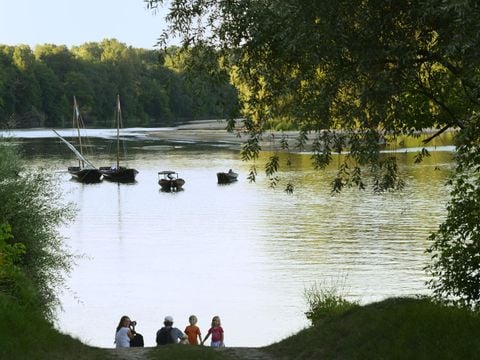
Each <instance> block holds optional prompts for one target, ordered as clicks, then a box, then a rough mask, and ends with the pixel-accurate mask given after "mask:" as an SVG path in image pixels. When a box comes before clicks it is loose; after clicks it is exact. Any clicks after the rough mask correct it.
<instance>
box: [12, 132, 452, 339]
mask: <svg viewBox="0 0 480 360" xmlns="http://www.w3.org/2000/svg"><path fill="white" fill-rule="evenodd" d="M20 143H21V144H22V148H23V149H24V151H25V152H26V154H27V157H28V158H29V160H30V165H31V166H45V165H48V166H50V167H52V168H53V170H54V171H60V172H59V173H58V176H59V177H60V178H61V179H62V186H63V189H64V191H65V193H66V200H71V201H73V202H74V203H75V204H76V206H77V207H78V216H77V218H76V221H75V222H74V223H73V224H71V225H70V226H68V227H64V228H62V229H61V231H62V234H63V235H64V236H66V237H67V238H68V243H69V245H70V246H71V247H72V249H73V250H74V251H75V252H77V253H81V254H85V257H83V258H80V259H79V260H78V266H77V267H76V268H75V270H74V272H73V274H72V277H71V278H70V280H69V284H68V285H69V288H70V290H69V291H67V292H65V293H64V294H63V295H62V296H61V300H62V305H63V308H64V311H63V312H60V313H59V322H58V327H59V328H60V329H62V330H63V331H65V332H68V333H71V334H73V335H75V336H76V337H79V338H81V339H82V340H83V341H86V342H89V343H90V344H92V345H96V346H104V347H113V334H114V328H115V325H116V322H117V321H118V318H119V316H121V315H123V314H128V315H130V316H131V317H133V318H134V319H135V320H137V321H138V326H137V330H138V331H139V332H141V333H142V334H143V335H144V337H145V342H146V345H153V344H154V334H155V331H156V330H157V329H158V328H159V327H160V326H161V323H162V321H163V317H164V316H165V315H172V316H174V318H175V319H176V325H177V326H179V327H180V328H181V327H182V326H185V325H186V324H187V320H188V316H189V315H190V314H191V313H195V314H196V315H197V316H198V318H199V326H200V327H201V329H202V330H203V331H204V332H205V331H206V329H207V328H208V326H209V321H210V319H211V317H212V316H213V315H217V314H218V315H220V316H221V317H222V324H223V325H224V328H225V341H226V344H227V346H229V345H230V346H261V345H266V344H270V343H272V342H274V341H278V340H280V339H282V338H283V337H286V336H288V335H290V334H291V333H293V332H295V331H297V330H299V329H300V328H302V327H303V326H306V324H307V322H306V319H305V317H304V314H303V313H304V311H305V310H306V304H305V301H304V297H303V292H304V289H305V288H306V287H307V288H309V287H310V286H311V285H312V284H313V283H314V282H317V281H320V282H321V281H326V282H329V281H333V282H335V281H336V280H338V279H340V278H343V277H346V280H345V291H346V294H347V295H348V296H349V297H351V298H354V299H357V300H360V301H362V302H368V301H372V300H377V299H381V298H384V297H387V296H397V295H410V294H422V293H426V291H427V290H426V289H425V286H424V282H425V275H424V273H423V270H422V268H423V266H424V265H425V263H426V261H428V257H427V255H426V254H425V253H424V250H425V248H426V247H427V246H428V240H427V236H428V234H429V233H430V232H431V231H433V230H434V229H435V228H436V226H437V225H438V223H439V222H440V221H441V220H442V218H443V216H444V206H445V203H446V199H447V194H448V191H447V189H446V188H445V187H444V185H443V183H444V180H445V178H446V176H447V175H448V173H449V171H450V166H451V154H450V153H448V152H439V153H435V157H433V156H432V157H431V158H429V159H427V161H426V162H424V163H423V164H421V165H419V166H413V165H412V164H413V156H414V154H404V155H403V165H402V172H403V174H404V177H405V178H406V179H407V187H406V188H405V190H404V191H402V192H398V193H387V194H383V195H380V196H374V195H372V194H370V193H369V192H368V191H367V192H357V191H353V190H352V191H348V190H347V191H345V192H344V193H342V194H340V195H337V196H334V197H332V196H331V195H330V187H329V182H330V181H331V180H332V179H333V177H334V175H335V173H334V170H333V168H332V169H327V170H326V171H324V172H317V171H315V170H313V169H312V168H311V166H310V161H309V156H308V155H299V154H290V155H289V156H291V157H295V160H298V161H295V162H294V164H295V165H294V166H293V167H292V168H291V169H284V170H283V173H282V174H281V176H282V178H283V179H285V182H286V181H295V183H296V185H297V186H296V190H295V192H294V193H293V194H292V195H289V194H286V193H285V192H283V191H281V189H279V190H271V189H269V188H268V186H267V183H266V181H265V180H264V179H263V177H262V176H260V177H259V179H258V183H257V184H250V183H248V182H247V180H246V176H247V174H248V170H249V169H248V167H249V164H246V163H243V162H242V161H241V160H240V158H239V154H238V152H237V151H232V150H229V149H228V148H226V149H225V148H219V147H211V146H199V145H196V144H191V145H187V144H184V145H183V146H182V147H176V146H175V145H174V144H172V143H168V142H164V141H155V140H148V141H131V142H130V145H131V146H130V147H129V153H128V159H127V160H128V162H129V166H132V167H135V168H136V169H138V170H139V174H138V176H137V183H135V184H128V185H127V184H116V183H109V182H103V183H101V184H88V185H84V184H79V183H76V182H73V181H70V180H69V175H68V174H66V173H64V172H61V171H62V169H65V168H66V166H67V165H68V164H69V163H70V162H71V155H70V154H69V152H68V150H67V149H65V146H62V145H61V144H58V143H57V141H55V140H53V139H28V140H22V141H21V142H20ZM105 146H106V145H105V143H104V141H102V140H101V139H97V140H96V141H95V142H94V144H93V148H94V149H97V150H98V149H103V148H105ZM97 152H98V153H97V155H95V156H94V158H93V159H92V161H93V162H94V163H102V162H103V160H105V159H107V158H108V154H103V153H101V151H100V150H98V151H97ZM267 156H268V154H263V155H262V157H261V158H260V159H259V165H260V166H261V163H262V162H263V161H265V160H266V157H267ZM285 156H287V155H285V154H284V155H282V159H281V161H284V160H285V159H284V157H285ZM229 168H232V169H234V170H235V171H237V172H238V173H239V181H238V182H236V183H234V184H230V185H229V186H218V184H217V179H216V173H217V172H218V171H224V170H225V169H229ZM166 169H174V170H175V171H177V172H178V173H179V174H180V175H181V177H182V178H184V179H185V181H186V184H185V191H182V192H171V193H166V192H162V191H160V187H159V185H158V171H161V170H166ZM92 324H93V326H92ZM252 324H258V326H256V330H255V332H252V331H251V327H252ZM92 329H93V330H92Z"/></svg>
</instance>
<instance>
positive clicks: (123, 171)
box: [100, 95, 138, 183]
mask: <svg viewBox="0 0 480 360" xmlns="http://www.w3.org/2000/svg"><path fill="white" fill-rule="evenodd" d="M115 123H116V127H117V138H116V144H117V150H116V158H117V163H116V166H101V167H100V172H101V173H102V175H103V178H104V179H105V180H109V181H113V182H119V183H133V182H135V177H136V176H137V174H138V171H137V170H136V169H133V168H127V167H125V166H120V147H121V146H120V128H121V126H122V111H121V108H120V95H117V106H116V110H115Z"/></svg>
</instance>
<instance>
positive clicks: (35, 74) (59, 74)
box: [0, 39, 237, 128]
mask: <svg viewBox="0 0 480 360" xmlns="http://www.w3.org/2000/svg"><path fill="white" fill-rule="evenodd" d="M189 58H190V57H189V55H188V54H185V53H183V54H182V56H181V57H180V55H179V54H178V52H177V50H176V49H175V48H174V47H171V48H169V49H168V53H167V52H162V53H161V54H160V56H159V53H158V51H154V50H145V49H135V48H132V47H127V46H126V45H125V44H123V43H120V42H118V41H117V40H115V39H107V40H103V41H102V42H100V43H94V42H92V43H85V44H83V45H81V46H76V47H72V48H71V49H68V48H67V47H66V46H58V45H51V44H44V45H37V46H36V47H35V49H34V50H33V51H32V49H30V47H29V46H26V45H19V46H6V45H0V124H2V125H3V126H2V127H10V128H25V127H44V126H48V127H53V126H55V127H68V126H71V113H72V104H73V96H76V97H77V100H78V102H79V105H80V110H81V111H82V113H83V115H84V118H85V120H86V123H87V126H90V127H93V126H96V127H109V126H111V125H112V119H113V116H114V115H113V113H114V111H113V110H114V107H115V99H116V94H120V96H121V99H122V104H123V113H124V120H125V123H126V124H127V126H161V125H172V124H175V123H178V122H181V121H185V120H191V119H199V118H225V116H226V111H225V110H224V109H228V111H229V112H230V111H231V110H232V109H233V108H234V107H235V104H236V98H237V95H236V92H235V90H234V88H233V87H232V86H231V85H230V84H229V82H228V76H227V75H224V76H223V81H221V82H220V83H219V82H215V83H213V82H212V81H210V78H209V77H208V76H207V75H205V76H203V77H202V78H201V79H200V78H198V77H197V79H198V81H191V80H190V79H191V77H190V76H189V74H188V71H189V70H188V67H186V66H185V63H186V62H188V61H189ZM163 63H165V65H164V64H163ZM217 67H218V66H217ZM217 71H218V72H219V73H221V72H222V70H221V69H217ZM196 76H197V75H196Z"/></svg>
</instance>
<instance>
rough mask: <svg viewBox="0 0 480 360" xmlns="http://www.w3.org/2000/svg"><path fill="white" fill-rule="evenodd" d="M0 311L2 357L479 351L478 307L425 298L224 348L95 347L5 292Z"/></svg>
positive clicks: (254, 357)
mask: <svg viewBox="0 0 480 360" xmlns="http://www.w3.org/2000/svg"><path fill="white" fill-rule="evenodd" d="M0 310H1V313H2V318H3V320H4V323H3V324H2V325H3V326H2V327H1V328H0V337H1V338H2V346H1V347H0V358H1V359H49V360H51V359H62V360H74V359H75V360H78V359H117V360H127V359H128V360H156V359H158V360H160V359H176V360H273V359H278V360H290V359H298V360H300V359H302V360H314V359H315V360H316V359H473V358H477V357H478V353H479V351H480V317H479V316H478V314H475V313H473V312H471V311H468V310H465V309H459V308H454V307H446V306H441V305H438V304H435V303H432V302H430V301H428V300H426V299H413V298H391V299H387V300H385V301H382V302H378V303H373V304H369V305H365V306H358V307H355V308H353V309H351V310H349V311H347V312H346V313H343V314H340V315H332V316H330V317H327V318H325V319H323V320H322V321H321V322H320V323H319V324H318V325H317V326H315V327H310V328H308V329H305V330H302V331H300V332H299V333H297V334H294V335H292V336H290V337H288V338H286V339H284V340H282V341H280V342H279V343H276V344H272V345H270V346H267V347H262V348H248V347H232V348H228V347H227V348H224V349H212V348H210V347H207V346H179V345H167V346H162V347H149V348H148V347H147V348H130V349H102V348H95V347H90V346H87V345H84V344H82V343H81V342H80V341H78V340H76V339H73V338H71V337H70V336H67V335H63V334H61V333H59V332H58V331H57V330H55V329H54V328H52V327H51V325H50V324H49V323H47V322H46V321H45V320H43V319H42V318H41V317H39V316H38V315H35V314H33V313H31V312H29V311H23V310H25V309H24V308H22V307H21V306H20V305H18V304H17V303H15V302H14V301H13V299H9V298H6V297H4V296H0ZM7 310H8V311H7ZM92 325H93V326H92V336H94V332H95V327H94V323H93V324H92Z"/></svg>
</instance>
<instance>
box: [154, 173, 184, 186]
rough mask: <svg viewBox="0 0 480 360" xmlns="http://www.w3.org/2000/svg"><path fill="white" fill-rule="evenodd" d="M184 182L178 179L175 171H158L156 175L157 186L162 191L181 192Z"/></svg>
mask: <svg viewBox="0 0 480 360" xmlns="http://www.w3.org/2000/svg"><path fill="white" fill-rule="evenodd" d="M184 184H185V180H183V179H181V178H179V177H178V174H177V173H176V172H175V171H170V170H166V171H160V172H159V173H158V185H160V187H161V189H162V190H163V191H180V190H183V185H184Z"/></svg>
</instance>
